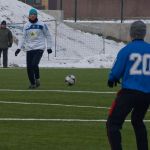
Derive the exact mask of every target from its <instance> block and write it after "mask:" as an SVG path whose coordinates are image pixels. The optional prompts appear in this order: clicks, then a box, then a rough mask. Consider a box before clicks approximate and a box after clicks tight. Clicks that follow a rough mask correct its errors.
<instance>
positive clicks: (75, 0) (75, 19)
mask: <svg viewBox="0 0 150 150" xmlns="http://www.w3.org/2000/svg"><path fill="white" fill-rule="evenodd" d="M74 21H75V22H76V21H77V0H74Z"/></svg>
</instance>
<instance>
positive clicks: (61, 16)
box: [42, 10, 64, 22]
mask: <svg viewBox="0 0 150 150" xmlns="http://www.w3.org/2000/svg"><path fill="white" fill-rule="evenodd" d="M42 11H43V12H44V13H46V14H48V15H51V16H53V17H54V18H55V19H56V20H57V21H60V22H62V21H63V19H64V13H63V11H62V10H42Z"/></svg>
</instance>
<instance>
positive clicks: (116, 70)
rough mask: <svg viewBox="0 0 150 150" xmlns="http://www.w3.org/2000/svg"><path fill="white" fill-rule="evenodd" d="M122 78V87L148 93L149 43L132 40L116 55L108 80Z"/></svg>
mask: <svg viewBox="0 0 150 150" xmlns="http://www.w3.org/2000/svg"><path fill="white" fill-rule="evenodd" d="M119 79H122V88H126V89H132V90H138V91H142V92H145V93H150V44H148V43H146V42H145V41H143V40H133V41H132V42H131V43H129V44H128V45H127V46H125V47H124V48H123V49H121V50H120V51H119V53H118V55H117V58H116V60H115V63H114V65H113V67H112V69H111V72H110V74H109V80H111V81H115V80H119Z"/></svg>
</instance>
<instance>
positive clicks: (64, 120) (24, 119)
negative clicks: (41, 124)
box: [0, 118, 150, 122]
mask: <svg viewBox="0 0 150 150" xmlns="http://www.w3.org/2000/svg"><path fill="white" fill-rule="evenodd" d="M0 121H50V122H106V121H107V120H105V119H95V120H94V119H91V120H90V119H40V118H0ZM125 122H131V120H125ZM144 122H150V120H144Z"/></svg>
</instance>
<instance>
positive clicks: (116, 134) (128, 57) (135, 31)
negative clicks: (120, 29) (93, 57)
mask: <svg viewBox="0 0 150 150" xmlns="http://www.w3.org/2000/svg"><path fill="white" fill-rule="evenodd" d="M145 35H146V24H145V23H144V22H142V21H135V22H134V23H132V24H131V27H130V37H131V42H130V43H129V44H127V45H126V46H125V47H124V48H122V49H121V50H120V51H119V53H118V55H117V58H116V61H115V63H114V65H113V67H112V69H111V72H110V74H109V79H108V86H109V87H110V88H112V87H113V86H115V85H116V84H117V83H119V81H120V79H121V80H122V82H121V87H122V88H121V90H120V91H119V92H118V94H117V96H116V99H115V101H114V102H113V104H112V107H111V109H110V113H109V116H108V119H107V123H106V127H107V135H108V139H109V143H110V145H111V150H122V145H121V133H120V130H121V128H122V125H123V123H124V121H125V119H126V117H127V115H128V114H129V113H130V112H131V123H132V126H133V128H134V132H135V136H136V142H137V149H138V150H148V138H147V131H146V127H145V124H144V122H143V119H144V117H145V114H146V112H147V110H148V108H149V105H150V44H148V43H146V42H145V41H144V37H145Z"/></svg>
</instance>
